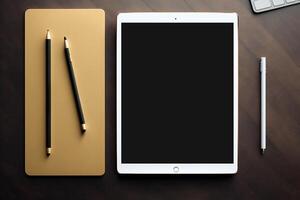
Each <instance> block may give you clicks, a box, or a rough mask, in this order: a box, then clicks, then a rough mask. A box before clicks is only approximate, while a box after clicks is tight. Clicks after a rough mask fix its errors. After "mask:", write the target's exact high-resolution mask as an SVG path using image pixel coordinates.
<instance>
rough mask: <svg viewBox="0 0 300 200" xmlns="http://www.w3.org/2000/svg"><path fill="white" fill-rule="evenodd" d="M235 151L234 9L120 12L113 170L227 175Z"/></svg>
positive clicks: (233, 165)
mask: <svg viewBox="0 0 300 200" xmlns="http://www.w3.org/2000/svg"><path fill="white" fill-rule="evenodd" d="M237 152H238V16H237V14H235V13H124V14H123V13H122V14H119V15H118V19H117V170H118V172H119V173H121V174H231V173H236V172H237Z"/></svg>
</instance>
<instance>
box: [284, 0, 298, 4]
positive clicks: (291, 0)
mask: <svg viewBox="0 0 300 200" xmlns="http://www.w3.org/2000/svg"><path fill="white" fill-rule="evenodd" d="M295 1H296V0H286V2H288V3H292V2H295Z"/></svg>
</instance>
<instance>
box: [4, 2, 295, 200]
mask: <svg viewBox="0 0 300 200" xmlns="http://www.w3.org/2000/svg"><path fill="white" fill-rule="evenodd" d="M27 8H102V9H104V10H105V11H106V70H107V71H106V91H107V93H106V102H107V105H106V117H107V120H106V127H107V128H106V174H105V176H104V177H28V176H26V175H25V173H24V11H25V9H27ZM135 11H208V12H214V11H215V12H217V11H220V12H222V11H223V12H237V13H239V16H240V29H239V34H240V35H239V42H240V43H239V53H240V57H239V84H240V87H239V100H240V102H239V172H238V174H236V175H234V176H119V175H118V174H117V171H116V142H115V141H116V128H115V126H116V115H115V113H116V107H115V103H116V102H115V101H116V100H115V98H116V95H115V86H116V85H115V82H116V76H115V72H116V49H115V46H116V19H117V18H116V17H117V14H118V13H119V12H135ZM299 19H300V5H296V6H292V7H289V8H284V9H280V10H276V11H272V12H269V13H264V14H260V15H255V14H253V12H252V11H251V8H250V4H249V1H248V0H239V1H237V0H227V1H220V0H186V1H183V0H156V1H154V0H144V1H142V0H119V1H113V0H43V1H34V0H23V1H17V0H1V1H0V25H1V29H0V38H1V45H0V94H1V97H0V105H1V107H0V110H1V112H0V113H1V114H0V123H1V126H0V127H1V128H0V159H1V161H0V185H1V189H0V199H30V200H32V199H156V200H158V199H251V200H252V199H264V200H266V199H300V20H299ZM262 55H265V56H267V58H268V94H267V96H268V100H267V101H268V107H267V108H268V111H267V117H268V124H267V127H268V140H267V143H268V148H267V151H266V154H265V155H264V156H261V155H260V152H259V144H260V143H259V142H260V140H259V138H260V107H259V106H260V105H259V94H260V93H259V71H258V69H259V68H258V58H259V57H260V56H262Z"/></svg>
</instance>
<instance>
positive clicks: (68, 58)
mask: <svg viewBox="0 0 300 200" xmlns="http://www.w3.org/2000/svg"><path fill="white" fill-rule="evenodd" d="M64 42H65V56H66V61H67V65H68V71H69V76H70V79H71V85H72V91H73V96H74V99H75V104H76V109H77V114H78V117H79V122H80V125H81V130H82V132H85V131H86V124H85V120H84V115H83V111H82V107H81V102H80V97H79V93H78V88H77V84H76V80H75V75H74V69H73V64H72V59H71V54H70V47H69V43H68V40H67V38H66V37H64Z"/></svg>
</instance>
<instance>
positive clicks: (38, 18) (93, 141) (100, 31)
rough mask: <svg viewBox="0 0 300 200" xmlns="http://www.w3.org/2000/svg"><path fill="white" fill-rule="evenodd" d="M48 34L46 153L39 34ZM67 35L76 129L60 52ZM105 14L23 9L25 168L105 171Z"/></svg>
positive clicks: (42, 46) (84, 172) (42, 54)
mask: <svg viewBox="0 0 300 200" xmlns="http://www.w3.org/2000/svg"><path fill="white" fill-rule="evenodd" d="M47 29H49V30H50V32H51V35H52V52H51V55H52V59H51V62H52V66H51V76H52V80H51V81H52V84H51V87H52V90H51V93H52V98H51V103H52V110H51V112H52V118H51V120H52V124H51V127H52V153H51V155H50V156H47V155H46V143H45V140H46V139H45V138H46V135H45V134H46V133H45V130H46V127H45V124H46V123H45V117H46V113H45V111H46V107H45V88H46V87H45V83H46V80H45V77H46V74H45V73H46V72H45V37H46V31H47ZM64 36H66V37H67V38H68V41H69V44H70V51H71V56H72V61H73V65H74V66H73V67H74V72H75V77H76V81H77V86H78V91H79V95H80V98H81V103H82V108H83V112H84V115H85V121H86V125H87V131H86V133H81V130H80V123H79V120H78V115H77V111H76V105H75V101H74V97H73V93H72V88H71V81H70V78H69V74H68V68H67V63H66V59H65V55H64ZM104 59H105V14H104V11H103V10H101V9H28V10H27V11H26V12H25V172H26V174H28V175H103V174H104V172H105V60H104Z"/></svg>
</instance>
